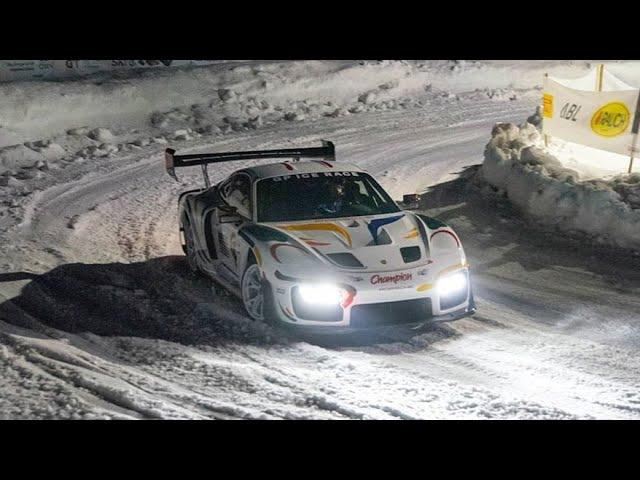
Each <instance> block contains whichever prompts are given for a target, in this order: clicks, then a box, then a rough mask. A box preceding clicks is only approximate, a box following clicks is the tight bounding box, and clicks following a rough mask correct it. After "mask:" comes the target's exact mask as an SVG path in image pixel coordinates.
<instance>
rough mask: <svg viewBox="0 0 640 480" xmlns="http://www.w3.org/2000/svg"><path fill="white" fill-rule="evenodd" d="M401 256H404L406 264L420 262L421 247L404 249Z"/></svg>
mask: <svg viewBox="0 0 640 480" xmlns="http://www.w3.org/2000/svg"><path fill="white" fill-rule="evenodd" d="M400 254H401V255H402V259H403V260H404V263H411V262H416V261H418V260H420V256H421V254H420V247H417V246H414V247H402V248H401V249H400Z"/></svg>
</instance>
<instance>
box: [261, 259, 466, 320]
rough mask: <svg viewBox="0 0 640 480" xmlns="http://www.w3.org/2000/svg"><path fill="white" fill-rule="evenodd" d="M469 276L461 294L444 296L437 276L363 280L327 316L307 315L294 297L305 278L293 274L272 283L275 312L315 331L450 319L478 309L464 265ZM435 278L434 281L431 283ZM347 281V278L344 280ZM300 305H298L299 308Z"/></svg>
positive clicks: (277, 315) (455, 318)
mask: <svg viewBox="0 0 640 480" xmlns="http://www.w3.org/2000/svg"><path fill="white" fill-rule="evenodd" d="M458 271H462V272H464V273H465V274H466V276H467V286H466V290H465V291H464V292H461V293H459V294H457V295H458V297H459V298H456V299H454V301H453V302H452V301H451V298H441V297H440V295H439V293H438V291H437V289H436V288H435V280H434V279H429V278H426V277H424V276H422V277H420V276H416V275H414V276H412V277H411V279H412V280H409V281H406V282H400V283H402V284H401V285H399V286H398V285H396V284H393V285H391V286H389V285H382V286H381V285H378V284H371V282H364V281H360V283H359V284H358V283H355V284H351V285H353V286H354V287H355V290H356V292H357V293H356V295H355V297H354V300H353V302H352V303H351V304H350V305H348V306H346V307H345V308H341V307H340V308H338V309H337V310H338V311H332V312H331V315H329V316H327V318H323V319H318V318H315V319H309V315H308V314H307V315H306V316H307V318H304V315H305V312H301V310H300V308H299V304H298V306H297V305H296V302H295V301H293V299H294V296H295V295H294V292H295V289H296V288H298V287H299V286H300V285H301V282H300V281H298V280H296V279H295V278H291V277H283V276H279V277H280V278H278V279H276V280H275V282H273V283H272V292H274V307H275V308H274V310H275V311H274V314H275V315H276V317H277V318H276V320H278V321H279V323H282V324H286V325H289V326H292V327H295V328H296V329H302V330H309V331H313V332H332V333H333V332H339V331H344V332H348V331H359V330H368V329H373V328H378V327H389V326H402V327H415V326H419V325H421V324H424V323H427V322H447V321H454V320H458V319H460V318H464V317H468V316H470V315H473V314H474V313H475V311H476V307H475V302H474V299H473V291H472V286H471V281H470V277H469V271H468V268H466V267H464V268H460V269H459V270H458ZM429 280H431V282H432V283H429ZM343 284H344V282H343ZM296 307H298V308H296Z"/></svg>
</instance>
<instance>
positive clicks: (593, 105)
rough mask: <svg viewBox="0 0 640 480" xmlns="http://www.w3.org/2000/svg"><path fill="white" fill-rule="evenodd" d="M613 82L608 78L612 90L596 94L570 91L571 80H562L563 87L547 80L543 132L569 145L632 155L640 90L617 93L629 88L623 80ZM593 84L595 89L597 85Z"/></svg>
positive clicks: (578, 80) (576, 90) (580, 90)
mask: <svg viewBox="0 0 640 480" xmlns="http://www.w3.org/2000/svg"><path fill="white" fill-rule="evenodd" d="M589 76H590V75H589ZM611 77H612V76H611ZM585 78H586V77H583V79H577V81H575V86H578V84H580V85H581V87H582V83H585V82H583V81H582V80H584V79H585ZM605 79H606V78H605ZM613 79H615V77H613V78H608V82H607V83H608V85H607V86H608V87H609V88H607V90H609V91H602V92H596V91H586V90H582V89H574V88H569V87H568V86H566V85H567V83H568V82H571V81H563V83H564V85H562V84H560V83H559V82H558V81H556V80H554V79H552V78H550V77H545V79H544V87H543V98H542V103H543V108H542V111H543V119H544V120H543V131H544V133H545V134H547V135H550V136H552V137H558V138H561V139H563V140H567V141H569V142H573V143H579V144H581V145H587V146H589V147H593V148H599V149H601V150H606V151H609V152H613V153H618V154H621V155H630V154H631V153H632V144H633V140H634V138H633V137H634V135H633V133H632V125H633V120H634V115H635V112H636V108H637V105H638V95H639V94H640V90H638V89H630V90H626V89H625V90H614V88H616V87H618V88H620V87H626V86H627V85H626V84H624V83H623V82H621V81H620V82H619V83H617V84H616V83H614V82H613ZM592 85H594V87H595V82H594V83H592ZM585 87H586V83H585ZM594 89H595V88H594Z"/></svg>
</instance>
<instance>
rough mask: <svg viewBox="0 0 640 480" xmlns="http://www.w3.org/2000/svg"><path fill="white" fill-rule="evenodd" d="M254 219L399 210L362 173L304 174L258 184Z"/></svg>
mask: <svg viewBox="0 0 640 480" xmlns="http://www.w3.org/2000/svg"><path fill="white" fill-rule="evenodd" d="M256 195H257V208H258V212H257V213H258V215H257V217H258V218H257V220H258V221H259V222H282V221H296V220H312V219H319V218H340V217H357V216H362V215H376V214H381V213H393V212H398V211H399V209H398V206H397V205H396V204H395V203H394V201H393V200H392V199H391V197H389V195H388V194H387V193H386V192H385V191H384V190H383V189H382V187H380V185H378V183H377V182H376V181H375V180H374V179H373V178H371V177H370V176H369V175H367V174H366V173H362V172H323V173H303V174H297V175H285V176H281V177H270V178H265V179H262V180H260V181H259V182H258V183H257V192H256Z"/></svg>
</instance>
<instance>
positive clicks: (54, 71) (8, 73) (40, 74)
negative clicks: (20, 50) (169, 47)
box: [0, 60, 217, 82]
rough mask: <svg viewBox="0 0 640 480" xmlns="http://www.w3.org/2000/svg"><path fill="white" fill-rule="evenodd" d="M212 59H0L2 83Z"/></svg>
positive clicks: (190, 64)
mask: <svg viewBox="0 0 640 480" xmlns="http://www.w3.org/2000/svg"><path fill="white" fill-rule="evenodd" d="M214 63H217V62H216V61H213V60H0V82H14V81H20V80H64V79H66V78H74V77H83V76H86V75H90V74H92V73H97V72H113V71H122V70H137V69H147V68H175V67H195V66H202V65H211V64H214Z"/></svg>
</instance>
